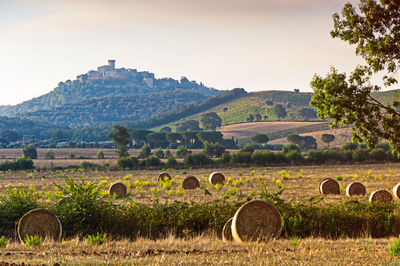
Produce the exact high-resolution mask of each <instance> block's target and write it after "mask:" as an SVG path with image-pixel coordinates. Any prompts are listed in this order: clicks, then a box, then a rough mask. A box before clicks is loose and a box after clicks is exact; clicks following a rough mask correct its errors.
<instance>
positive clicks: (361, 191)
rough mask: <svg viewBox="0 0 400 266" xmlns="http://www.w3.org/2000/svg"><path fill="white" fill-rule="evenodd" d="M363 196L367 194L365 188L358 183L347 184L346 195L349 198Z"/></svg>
mask: <svg viewBox="0 0 400 266" xmlns="http://www.w3.org/2000/svg"><path fill="white" fill-rule="evenodd" d="M365 194H367V190H366V189H365V186H364V185H363V184H361V183H360V182H353V183H351V184H349V185H348V186H347V188H346V195H347V196H349V197H351V196H364V195H365Z"/></svg>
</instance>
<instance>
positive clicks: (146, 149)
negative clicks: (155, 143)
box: [138, 144, 151, 159]
mask: <svg viewBox="0 0 400 266" xmlns="http://www.w3.org/2000/svg"><path fill="white" fill-rule="evenodd" d="M150 155H151V147H150V145H149V144H144V145H143V146H142V148H141V149H140V152H139V155H138V158H140V159H144V158H147V157H149V156H150Z"/></svg>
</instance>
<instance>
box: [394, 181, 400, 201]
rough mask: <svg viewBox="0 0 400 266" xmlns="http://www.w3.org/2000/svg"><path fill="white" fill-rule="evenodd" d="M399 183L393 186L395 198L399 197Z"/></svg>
mask: <svg viewBox="0 0 400 266" xmlns="http://www.w3.org/2000/svg"><path fill="white" fill-rule="evenodd" d="M399 188H400V183H398V184H397V185H395V186H394V187H393V195H394V197H395V198H396V199H400V189H399Z"/></svg>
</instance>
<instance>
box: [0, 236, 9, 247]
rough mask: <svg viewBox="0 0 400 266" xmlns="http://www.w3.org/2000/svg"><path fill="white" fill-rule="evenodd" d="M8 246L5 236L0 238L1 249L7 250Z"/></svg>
mask: <svg viewBox="0 0 400 266" xmlns="http://www.w3.org/2000/svg"><path fill="white" fill-rule="evenodd" d="M7 245H8V241H7V240H6V239H5V236H2V237H0V248H5V247H7Z"/></svg>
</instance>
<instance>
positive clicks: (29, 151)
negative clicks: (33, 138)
mask: <svg viewBox="0 0 400 266" xmlns="http://www.w3.org/2000/svg"><path fill="white" fill-rule="evenodd" d="M22 153H23V154H24V157H25V158H31V159H37V150H36V147H35V145H33V144H29V145H26V146H25V147H24V148H23V149H22Z"/></svg>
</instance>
